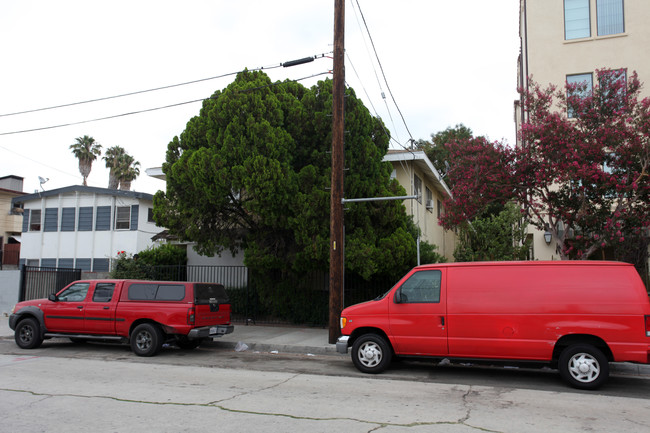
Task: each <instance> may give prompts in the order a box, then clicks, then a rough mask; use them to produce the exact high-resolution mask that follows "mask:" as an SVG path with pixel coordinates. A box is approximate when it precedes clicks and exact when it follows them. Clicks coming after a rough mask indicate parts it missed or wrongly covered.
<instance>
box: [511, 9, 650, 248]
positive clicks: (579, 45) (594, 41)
mask: <svg viewBox="0 0 650 433" xmlns="http://www.w3.org/2000/svg"><path fill="white" fill-rule="evenodd" d="M649 22H650V1H647V0H520V31H519V34H520V37H521V52H520V55H519V59H518V64H517V66H518V81H519V82H518V87H524V88H525V87H526V85H527V77H532V79H533V80H534V81H535V82H537V83H539V84H540V85H541V86H543V87H546V86H547V85H549V84H554V85H556V86H557V87H558V89H562V88H563V87H564V85H565V83H566V82H587V83H590V84H591V85H592V86H593V85H594V84H597V80H598V77H597V74H596V70H598V69H603V68H608V69H620V70H623V71H624V72H625V74H626V76H629V75H631V74H632V72H634V71H636V72H637V74H638V76H639V79H640V81H641V82H644V83H645V87H644V88H643V89H642V96H649V95H650V56H649V55H648V47H650V27H649V26H648V23H649ZM524 116H525V113H523V112H522V110H521V109H520V101H515V122H516V126H517V130H519V126H520V125H521V122H522V121H523V120H524V119H525V117H524ZM532 236H533V239H534V243H533V256H534V257H535V258H536V259H542V260H549V259H551V260H552V259H558V258H559V254H557V251H556V245H555V243H554V242H553V241H551V242H550V243H548V244H547V243H546V242H545V240H544V234H543V233H541V232H534V233H532Z"/></svg>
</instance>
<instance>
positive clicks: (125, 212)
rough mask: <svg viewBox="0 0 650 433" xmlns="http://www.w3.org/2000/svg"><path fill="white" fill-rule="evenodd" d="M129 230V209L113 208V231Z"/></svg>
mask: <svg viewBox="0 0 650 433" xmlns="http://www.w3.org/2000/svg"><path fill="white" fill-rule="evenodd" d="M130 228H131V207H130V206H118V207H116V208H115V230H129V229H130Z"/></svg>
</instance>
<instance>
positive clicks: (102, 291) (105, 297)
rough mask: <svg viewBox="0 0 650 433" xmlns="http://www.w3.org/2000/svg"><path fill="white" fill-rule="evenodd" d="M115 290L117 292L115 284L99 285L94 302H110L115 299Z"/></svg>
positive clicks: (96, 287) (96, 288) (94, 294)
mask: <svg viewBox="0 0 650 433" xmlns="http://www.w3.org/2000/svg"><path fill="white" fill-rule="evenodd" d="M113 290H115V283H97V285H96V286H95V293H93V302H110V301H111V299H112V298H113Z"/></svg>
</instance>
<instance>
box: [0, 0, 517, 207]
mask: <svg viewBox="0 0 650 433" xmlns="http://www.w3.org/2000/svg"><path fill="white" fill-rule="evenodd" d="M357 1H358V4H359V5H360V6H361V10H362V12H363V14H364V16H365V19H366V22H367V24H368V27H369V30H370V35H371V36H372V38H373V41H374V44H375V47H376V49H377V53H378V55H379V60H380V61H381V64H382V66H383V69H384V73H385V75H386V79H387V81H388V86H387V85H386V83H385V82H384V80H383V78H382V76H381V70H380V69H379V67H378V66H377V63H376V61H375V57H374V53H373V52H372V47H371V45H370V42H369V41H368V38H367V34H366V33H365V30H363V32H362V30H361V27H360V26H363V23H362V21H361V17H360V15H359V12H358V9H357ZM345 8H346V33H345V46H346V51H347V55H348V56H349V57H346V81H347V83H348V84H349V85H350V86H352V87H353V88H354V89H355V91H356V92H357V96H358V97H360V98H361V99H362V100H363V101H364V103H365V104H366V106H367V107H368V108H369V109H370V110H371V112H372V113H373V114H375V115H379V116H381V117H382V118H383V119H384V121H385V123H386V125H387V126H388V128H389V129H390V130H391V132H392V134H393V137H394V138H395V139H396V140H397V141H399V142H400V143H403V144H406V143H407V141H408V139H409V138H410V137H409V135H408V132H407V131H406V129H405V127H404V123H403V122H402V120H401V117H400V115H399V113H398V111H397V109H396V108H395V106H394V105H393V103H392V100H391V97H390V95H389V92H388V87H390V89H391V91H392V94H393V96H394V98H395V100H396V102H397V104H398V106H399V108H400V109H401V111H402V114H403V116H404V119H405V122H406V125H407V126H408V129H409V130H410V132H411V135H412V137H413V138H414V139H415V140H418V139H428V138H429V137H430V135H431V133H436V132H438V131H441V130H444V129H445V128H447V127H449V126H454V125H456V124H458V123H463V124H465V125H466V126H468V127H469V128H471V129H472V130H473V132H474V133H475V134H476V135H487V136H488V138H489V139H490V140H505V141H507V142H508V143H510V144H514V142H515V125H514V120H513V101H514V100H515V99H516V98H517V97H518V96H517V93H516V86H517V76H516V71H517V68H516V61H517V55H518V53H519V38H518V19H519V18H518V13H519V2H518V1H517V0H492V1H485V0H454V1H448V0H401V1H399V2H397V1H394V0H393V1H388V0H352V1H350V0H347V1H346V4H345ZM333 15H334V0H275V1H270V0H237V1H235V0H230V1H226V0H184V1H178V0H176V1H168V0H155V1H150V0H128V1H123V0H111V1H101V0H97V1H95V0H93V1H88V0H77V1H73V0H58V1H51V0H2V4H1V5H0V41H2V42H1V43H0V59H1V63H0V64H1V68H0V115H2V114H7V113H14V112H18V111H23V110H31V109H37V108H44V107H50V106H55V105H61V104H67V103H73V102H79V101H85V100H89V99H96V98H102V97H108V96H114V95H119V94H124V93H130V92H136V91H140V90H147V89H152V88H156V87H161V86H167V85H172V84H179V83H183V82H187V81H192V80H198V79H203V78H209V77H214V76H218V75H223V74H228V73H232V72H237V71H240V70H242V69H244V68H246V67H248V68H249V69H252V68H258V67H262V66H274V65H278V64H280V63H282V62H286V61H289V60H294V59H298V58H302V57H307V56H313V55H318V54H322V53H328V52H330V51H331V50H332V43H333ZM357 18H358V19H357ZM353 67H354V69H353ZM331 69H332V61H331V59H327V58H326V59H321V60H317V61H314V62H312V63H310V64H307V65H302V66H296V67H292V68H279V69H272V70H269V71H267V73H268V74H269V75H270V77H271V79H272V80H274V81H275V80H284V79H287V78H288V79H299V78H303V77H307V76H310V75H312V74H317V73H321V72H327V71H329V70H331ZM355 70H356V72H355ZM357 74H358V77H357ZM377 77H379V80H378V78H377ZM323 78H325V76H321V77H318V78H312V79H309V80H305V81H302V83H303V85H305V86H308V87H309V86H311V85H313V84H315V82H316V81H317V80H318V79H323ZM233 79H234V76H229V77H226V78H220V79H215V80H210V81H205V82H202V83H198V84H193V85H187V86H182V87H177V88H174V89H169V90H162V91H157V92H151V93H146V94H143V95H137V96H130V97H124V98H118V99H113V100H109V101H103V102H97V103H92V104H84V105H78V106H75V107H68V108H61V109H56V110H48V111H41V112H37V113H29V114H22V115H15V116H0V176H7V175H12V174H13V175H17V176H21V177H24V178H25V183H24V190H25V191H26V192H30V193H31V192H33V191H34V190H36V189H38V188H39V181H38V176H42V177H44V178H49V181H48V182H47V183H46V184H44V185H43V187H44V188H45V189H46V190H48V189H54V188H60V187H64V186H69V185H75V184H81V183H82V178H81V175H80V174H79V170H78V161H77V159H76V158H75V157H74V156H73V155H72V153H71V151H70V149H69V146H70V145H71V144H73V143H74V142H75V138H76V137H80V136H83V135H90V136H92V137H94V138H95V139H96V140H97V141H98V142H99V143H100V144H102V146H103V147H104V149H106V148H108V147H111V146H115V145H119V146H122V147H124V148H125V149H126V151H127V152H128V153H130V154H131V155H133V156H134V157H135V159H136V160H137V161H140V164H141V175H140V177H139V178H138V179H137V180H136V181H135V182H134V183H133V186H132V189H135V190H136V191H141V192H147V193H151V194H153V193H155V192H156V191H157V190H158V189H164V182H162V181H160V180H157V179H153V178H150V177H149V176H147V175H146V174H145V169H147V168H151V167H159V166H160V165H161V164H162V163H163V162H164V159H165V152H166V150H167V144H168V143H169V142H170V140H171V139H172V138H173V137H174V136H175V135H179V134H180V133H181V132H182V131H183V130H184V129H185V125H186V123H187V121H188V120H189V119H190V118H191V117H193V116H195V115H198V113H199V109H200V107H201V103H200V102H196V103H193V104H188V105H182V106H179V107H175V108H169V109H165V110H159V111H153V112H149V113H144V114H136V115H131V116H123V117H119V118H116V119H110V120H105V121H99V122H91V123H84V124H81V125H74V126H66V127H62V128H55V129H47V130H42V131H36V132H27V133H19V134H10V135H6V134H5V133H8V132H14V131H21V130H27V129H34V128H43V127H48V126H53V125H60V124H67V123H73V122H81V121H86V120H91V119H97V118H101V117H107V116H114V115H120V114H125V113H130V112H134V111H139V110H145V109H151V108H157V107H162V106H166V105H172V104H178V103H182V102H186V101H191V100H197V99H201V98H206V97H209V96H210V95H211V94H212V93H213V92H214V91H215V90H217V89H223V88H225V87H226V86H227V85H228V84H229V83H231V82H232V81H233ZM380 85H381V88H380ZM382 90H383V92H384V93H385V94H386V97H387V99H386V102H384V101H383V100H382V98H381V92H382ZM386 105H388V109H387V107H386ZM373 106H374V108H373ZM391 117H392V120H391ZM392 147H397V145H396V144H394V143H393V145H392ZM88 185H90V186H97V187H106V186H107V185H108V169H107V168H105V163H104V161H103V160H97V161H96V162H95V163H94V164H93V168H92V172H91V174H90V176H89V178H88Z"/></svg>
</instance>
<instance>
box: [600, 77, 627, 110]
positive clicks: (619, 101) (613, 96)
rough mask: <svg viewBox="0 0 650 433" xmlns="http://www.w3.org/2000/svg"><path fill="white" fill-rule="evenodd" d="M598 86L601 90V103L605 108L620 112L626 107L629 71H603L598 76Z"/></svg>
mask: <svg viewBox="0 0 650 433" xmlns="http://www.w3.org/2000/svg"><path fill="white" fill-rule="evenodd" d="M598 85H599V86H600V88H601V93H600V96H601V98H602V100H601V101H600V103H601V104H602V105H603V108H608V109H610V110H612V111H613V110H620V109H621V108H623V107H624V106H625V96H626V94H627V71H626V70H625V69H612V70H607V71H601V72H600V73H599V74H598Z"/></svg>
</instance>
